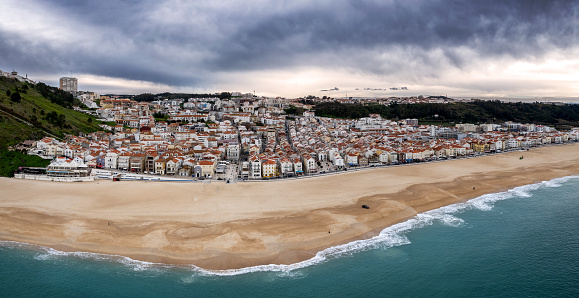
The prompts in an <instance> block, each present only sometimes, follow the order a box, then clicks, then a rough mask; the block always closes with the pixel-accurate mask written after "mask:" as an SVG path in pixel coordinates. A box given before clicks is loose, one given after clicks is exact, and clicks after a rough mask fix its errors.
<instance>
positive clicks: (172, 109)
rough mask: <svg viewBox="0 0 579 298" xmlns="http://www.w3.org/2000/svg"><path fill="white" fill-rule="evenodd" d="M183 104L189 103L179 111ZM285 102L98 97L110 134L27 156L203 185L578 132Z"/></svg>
mask: <svg viewBox="0 0 579 298" xmlns="http://www.w3.org/2000/svg"><path fill="white" fill-rule="evenodd" d="M186 103H190V105H188V107H185V104H186ZM285 104H287V102H284V101H283V100H282V99H276V100H272V101H270V100H268V99H256V98H251V97H248V98H243V97H242V98H240V99H238V100H236V101H233V100H220V99H218V98H203V99H190V100H187V101H185V100H164V101H157V102H153V103H142V102H135V101H131V100H129V99H105V100H101V102H100V108H99V109H98V110H97V113H98V114H99V115H101V117H103V118H105V119H106V120H109V121H114V122H115V126H112V127H110V129H111V131H101V132H94V133H90V134H87V135H81V136H72V135H70V136H67V138H66V140H64V141H59V140H56V139H54V138H49V137H46V138H44V139H42V140H39V141H37V142H36V143H35V144H34V146H33V147H32V148H31V149H30V151H29V152H30V153H32V154H38V155H41V156H44V157H46V158H53V159H54V160H55V163H58V164H60V165H63V164H66V163H69V164H73V165H75V166H70V167H69V168H70V169H72V168H75V170H79V169H80V168H83V169H84V167H85V166H86V168H87V169H91V168H101V169H113V170H121V171H127V172H135V173H146V174H157V175H174V176H186V177H196V178H210V177H214V175H215V174H216V173H217V174H219V173H223V171H224V165H225V164H226V163H234V164H238V165H239V167H238V169H239V173H238V175H239V176H240V177H241V178H244V179H245V178H246V179H268V178H276V177H289V176H296V175H311V174H316V173H320V172H322V171H332V170H340V169H344V168H349V167H364V166H372V165H378V164H396V163H408V162H419V161H427V160H433V159H447V158H456V157H461V156H467V155H472V154H482V153H490V152H501V151H506V150H512V149H520V148H530V147H535V146H540V145H545V144H552V143H563V142H568V141H577V140H578V139H579V130H572V131H568V132H558V131H555V130H554V129H552V128H550V127H546V126H541V125H534V124H519V123H511V122H508V123H503V124H500V125H499V124H481V125H474V124H458V125H456V127H452V128H449V127H440V126H432V125H418V121H417V120H416V119H406V120H401V121H391V120H388V119H383V118H381V117H380V116H379V115H370V116H369V117H365V118H361V119H355V120H347V119H331V118H324V117H316V116H314V112H313V111H306V112H305V113H304V116H298V117H292V118H289V117H286V115H284V114H283V113H281V112H280V109H281V108H283V107H284V105H285ZM207 108H209V109H210V111H205V109H207ZM216 109H217V110H216ZM154 113H163V114H166V115H169V120H168V121H156V120H155V117H154V116H153V114H154ZM81 164H82V166H81ZM79 167H80V168H79ZM81 172H82V171H81ZM81 172H78V171H77V172H75V173H81ZM55 173H56V172H55ZM60 174H62V173H60ZM73 175H77V174H73Z"/></svg>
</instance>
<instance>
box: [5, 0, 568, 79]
mask: <svg viewBox="0 0 579 298" xmlns="http://www.w3.org/2000/svg"><path fill="white" fill-rule="evenodd" d="M283 5H285V6H282V3H281V2H279V1H271V2H265V1H262V2H260V3H253V4H252V3H246V2H243V3H242V2H239V3H238V2H231V3H226V4H223V5H220V4H208V3H191V2H186V1H182V2H181V1H177V2H175V1H152V0H146V1H137V0H133V1H113V0H105V1H76V0H75V1H73V0H59V1H56V0H54V1H51V3H49V4H48V5H47V7H50V6H54V7H55V8H56V11H57V12H59V13H60V15H59V17H61V18H70V19H73V20H75V21H76V22H78V23H82V24H85V25H86V26H87V27H88V28H91V30H94V31H95V33H97V34H95V37H94V38H95V40H94V41H91V42H90V44H89V45H85V44H82V43H81V44H75V42H74V41H72V42H71V43H70V44H69V45H68V46H67V47H65V48H64V49H63V48H62V47H58V46H56V45H54V44H51V41H43V40H28V39H27V37H26V36H12V35H11V34H10V33H7V32H2V31H0V38H1V40H2V41H0V58H2V60H5V61H8V62H4V63H5V64H6V65H8V64H9V63H12V64H10V65H12V66H13V67H18V68H32V69H35V70H38V71H40V70H43V71H45V72H59V71H60V72H63V71H64V72H68V71H70V70H73V71H74V72H78V73H81V72H82V73H89V74H94V75H102V76H110V77H121V78H126V79H132V80H144V81H150V82H155V83H162V84H168V85H172V86H200V85H201V84H205V83H207V80H209V79H210V78H208V77H210V76H211V73H212V72H219V71H244V70H276V69H284V68H292V67H301V66H302V67H307V66H314V67H320V68H326V67H328V68H349V69H351V70H352V71H356V72H370V73H374V74H389V73H392V72H397V71H399V72H400V71H402V70H401V69H403V68H405V67H408V66H409V65H410V66H411V67H412V68H413V69H412V70H405V71H407V72H408V71H409V72H411V75H410V76H411V77H412V76H414V77H416V76H421V75H423V76H436V73H437V72H438V71H439V69H442V68H443V67H454V68H458V69H462V68H468V67H469V65H471V64H472V63H471V62H472V61H473V60H480V59H488V58H493V57H511V58H512V59H536V58H540V57H541V56H542V55H544V54H545V53H547V52H549V51H550V50H552V49H566V48H569V47H572V46H576V29H575V28H576V27H577V26H578V25H579V24H578V23H577V21H576V16H577V13H578V12H579V9H578V7H579V6H578V3H577V1H564V0H551V1H532V0H512V1H498V0H489V1H467V0H448V1H442V0H425V1H371V0H351V1H322V2H315V3H310V2H308V1H306V2H298V1H291V2H288V3H283ZM109 32H113V33H114V34H109ZM87 34H92V33H91V32H87ZM6 40H10V42H6ZM83 42H85V41H83ZM463 49H469V51H463ZM418 79H419V78H417V80H418Z"/></svg>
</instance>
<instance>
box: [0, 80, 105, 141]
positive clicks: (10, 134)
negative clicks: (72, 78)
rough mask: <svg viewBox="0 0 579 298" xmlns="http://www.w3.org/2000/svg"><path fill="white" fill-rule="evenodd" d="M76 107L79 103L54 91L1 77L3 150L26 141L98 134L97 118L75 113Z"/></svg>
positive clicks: (0, 108) (63, 93) (51, 88)
mask: <svg viewBox="0 0 579 298" xmlns="http://www.w3.org/2000/svg"><path fill="white" fill-rule="evenodd" d="M42 94H44V95H45V96H43V95H42ZM48 98H50V99H48ZM73 105H79V102H78V101H77V100H76V99H74V98H73V97H72V95H70V94H68V93H66V92H63V91H62V90H59V89H57V88H55V87H51V86H47V85H45V84H43V83H38V84H37V85H33V84H27V83H21V82H19V81H17V80H14V79H10V78H6V77H0V127H1V128H2V129H0V148H6V147H8V146H12V145H14V144H17V143H19V142H21V141H23V140H26V139H40V138H42V137H44V136H50V135H52V136H56V137H63V136H64V134H67V133H68V134H74V135H78V134H79V133H80V132H84V133H89V132H93V131H97V130H99V127H98V124H97V121H96V119H95V117H93V116H90V115H87V114H84V113H81V112H78V111H75V110H72V109H71V107H72V106H73ZM22 120H23V121H25V122H27V123H28V124H27V123H25V122H23V121H22Z"/></svg>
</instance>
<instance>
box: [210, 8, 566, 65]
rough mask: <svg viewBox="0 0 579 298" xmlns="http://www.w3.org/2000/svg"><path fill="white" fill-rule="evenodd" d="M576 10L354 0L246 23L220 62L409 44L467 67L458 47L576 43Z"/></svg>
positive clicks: (540, 48) (512, 50)
mask: <svg viewBox="0 0 579 298" xmlns="http://www.w3.org/2000/svg"><path fill="white" fill-rule="evenodd" d="M576 14H577V2H576V1H528V0H525V1H394V2H388V1H376V2H374V1H350V2H348V3H346V4H342V5H338V6H337V7H332V6H328V7H319V8H317V9H314V10H312V9H308V8H304V9H303V10H302V11H297V12H292V13H291V14H275V15H270V16H266V17H264V18H263V19H261V20H260V21H259V22H257V23H255V24H253V25H251V26H249V27H240V28H239V31H238V32H237V33H236V34H235V35H233V36H232V41H228V42H233V43H237V45H236V46H233V47H228V48H225V49H224V50H223V51H222V53H221V55H220V56H218V57H217V58H216V59H215V60H214V61H213V62H214V65H216V66H218V67H222V68H228V67H237V68H245V67H252V66H253V67H265V68H267V67H271V65H277V66H284V65H288V64H293V63H295V62H296V61H294V59H292V58H294V57H295V56H300V55H302V54H303V53H311V52H314V53H315V52H326V51H330V52H332V51H341V50H344V49H354V50H356V49H359V50H363V51H364V50H369V49H371V50H374V51H375V52H385V53H387V52H388V51H389V50H390V49H391V48H392V47H406V48H418V49H420V50H424V51H430V50H433V49H442V50H443V51H445V56H446V57H447V58H448V59H449V60H450V61H452V64H454V65H455V66H458V67H460V66H462V65H463V64H464V63H465V61H464V58H465V57H461V56H460V55H459V54H457V53H456V52H455V51H453V49H454V48H457V47H467V48H470V49H472V50H474V52H475V53H477V54H478V55H480V56H482V57H487V56H496V55H507V56H511V57H513V58H525V57H529V56H540V55H542V54H543V53H544V52H546V51H547V50H549V49H551V48H566V47H568V46H570V45H573V44H574V43H575V27H576V26H577V22H576V20H575V17H576ZM296 37H297V38H296ZM294 38H296V40H294ZM367 58H368V59H372V57H367ZM417 58H418V59H424V57H417ZM344 59H346V60H349V59H350V58H349V57H344ZM311 62H312V61H308V63H311ZM336 63H337V64H338V63H340V61H336Z"/></svg>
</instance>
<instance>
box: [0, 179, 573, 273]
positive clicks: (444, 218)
mask: <svg viewBox="0 0 579 298" xmlns="http://www.w3.org/2000/svg"><path fill="white" fill-rule="evenodd" d="M570 179H579V176H567V177H562V178H556V179H553V180H550V181H543V182H540V183H535V184H530V185H524V186H520V187H516V188H513V189H511V190H508V191H504V192H499V193H492V194H485V195H482V196H480V197H477V198H474V199H471V200H469V201H467V202H464V203H457V204H453V205H449V206H444V207H441V208H438V209H434V210H430V211H427V212H424V213H421V214H418V215H416V216H415V217H414V218H411V219H409V220H407V221H405V222H402V223H398V224H395V225H393V226H390V227H387V228H385V229H384V230H382V231H381V232H380V234H379V235H378V236H375V237H372V238H370V239H365V240H357V241H353V242H350V243H346V244H343V245H338V246H333V247H330V248H327V249H324V250H322V251H320V252H318V253H317V254H316V255H315V256H314V257H313V258H311V259H308V260H305V261H302V262H298V263H294V264H289V265H276V264H271V265H259V266H253V267H247V268H241V269H230V270H206V269H202V268H199V267H196V266H193V265H191V266H179V268H189V269H190V270H191V271H193V272H194V273H195V275H196V276H199V275H201V276H207V275H216V276H233V275H240V274H246V273H251V272H260V271H269V272H278V273H279V274H281V275H287V276H293V275H294V274H293V273H295V272H292V271H294V270H297V269H301V268H305V267H308V266H312V265H316V264H319V263H323V262H327V261H328V260H331V259H335V258H340V257H346V256H350V255H352V254H354V253H356V252H360V251H366V250H371V249H388V248H391V247H395V246H401V245H405V244H410V241H409V240H408V238H407V237H406V233H408V232H410V231H412V230H415V229H419V228H422V227H426V226H430V225H432V224H434V223H437V222H438V223H441V224H444V225H448V226H451V227H459V226H461V225H463V224H464V221H463V220H462V219H460V218H458V217H456V216H455V215H456V214H459V213H461V212H464V211H466V210H472V209H477V210H481V211H489V210H491V209H493V207H494V203H495V202H498V201H502V200H507V199H511V198H516V197H518V198H525V197H530V196H532V192H533V191H535V190H537V189H539V188H542V187H549V188H552V187H560V186H562V184H563V183H565V182H566V181H568V180H570ZM0 246H9V247H15V248H30V249H36V250H39V253H38V254H37V255H36V256H35V259H37V260H41V261H47V260H60V259H62V258H67V257H71V256H72V257H76V258H81V259H94V260H99V261H101V260H102V261H113V262H118V263H121V264H123V265H124V266H127V267H129V268H131V269H133V270H135V271H143V270H153V271H164V270H168V269H170V268H174V267H176V266H173V265H166V264H158V263H150V262H144V261H137V260H133V259H131V258H128V257H123V256H116V255H106V254H99V253H87V252H63V251H59V250H56V249H52V248H48V247H44V246H38V245H32V244H25V243H19V242H14V241H0Z"/></svg>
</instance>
